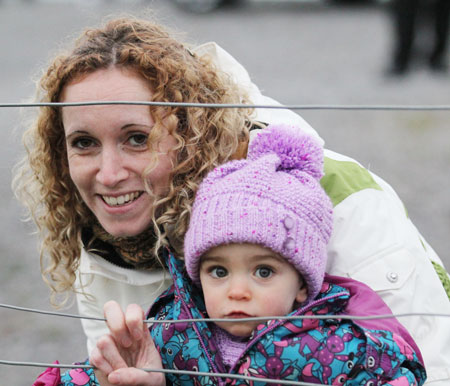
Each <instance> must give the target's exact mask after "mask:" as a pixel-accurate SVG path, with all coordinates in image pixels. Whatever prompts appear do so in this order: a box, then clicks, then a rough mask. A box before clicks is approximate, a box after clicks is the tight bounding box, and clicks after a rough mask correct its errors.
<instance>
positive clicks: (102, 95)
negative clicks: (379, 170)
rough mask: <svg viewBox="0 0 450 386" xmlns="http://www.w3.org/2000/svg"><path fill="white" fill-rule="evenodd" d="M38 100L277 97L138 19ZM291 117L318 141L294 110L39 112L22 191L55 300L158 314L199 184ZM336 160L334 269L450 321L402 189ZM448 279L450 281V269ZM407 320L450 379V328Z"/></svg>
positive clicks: (96, 37)
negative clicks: (167, 257) (153, 307)
mask: <svg viewBox="0 0 450 386" xmlns="http://www.w3.org/2000/svg"><path fill="white" fill-rule="evenodd" d="M221 68H223V69H226V70H227V71H228V72H229V73H230V74H231V76H227V75H226V74H225V73H224V72H223V71H221ZM235 84H239V86H240V88H238V87H237V86H235ZM40 100H41V101H48V102H86V101H93V100H101V101H117V100H128V101H139V100H147V101H163V102H200V103H239V102H246V101H247V100H248V101H251V102H253V103H257V104H260V103H273V101H272V100H270V99H269V98H266V97H263V96H262V95H261V93H260V92H259V90H258V89H257V87H256V86H255V85H253V84H252V83H251V81H250V79H249V77H248V74H247V73H246V71H245V70H244V69H243V68H242V67H241V66H240V65H239V64H238V63H236V61H235V60H234V59H233V58H232V57H230V56H229V55H228V54H227V53H226V52H224V51H223V50H221V49H220V48H219V47H217V46H216V45H214V44H207V45H204V46H200V47H198V48H197V49H195V50H193V51H191V50H189V49H188V48H186V46H185V45H183V44H181V43H179V42H178V41H177V40H175V39H173V38H172V37H171V36H170V35H169V34H168V33H167V32H166V31H165V30H164V29H163V28H162V27H160V26H158V25H157V24H153V23H150V22H146V21H142V20H133V19H118V20H112V21H110V22H109V23H107V24H106V25H104V26H102V27H100V28H98V29H92V30H88V31H86V32H85V33H84V34H82V36H81V37H80V38H79V39H78V40H77V41H76V43H75V47H74V48H73V49H72V50H71V51H70V52H68V53H66V54H63V55H61V56H59V57H57V58H56V59H55V60H54V61H53V63H52V64H51V65H50V67H49V69H48V70H47V72H46V73H45V75H44V76H43V78H42V79H41V82H40ZM281 122H288V123H292V124H297V125H299V126H300V127H301V128H302V129H303V130H306V131H309V133H310V134H311V135H314V136H317V134H316V133H315V132H314V131H313V130H312V129H311V128H310V127H309V125H308V124H307V123H306V122H304V121H303V120H302V119H301V118H300V117H298V116H297V115H295V114H293V113H291V112H288V111H283V112H281V111H276V112H275V111H274V110H260V109H258V110H256V111H255V112H254V114H253V115H252V111H250V110H245V109H226V108H225V109H211V108H181V107H166V106H163V107H148V106H147V107H146V106H125V105H107V106H98V105H97V106H76V107H73V106H72V107H63V108H59V107H53V106H52V107H45V108H42V109H41V110H40V112H39V116H38V118H37V120H36V123H35V125H34V126H33V127H31V128H30V129H29V130H28V132H27V133H26V134H25V141H26V146H27V149H28V157H27V159H25V160H24V161H23V163H22V165H21V168H20V169H19V174H18V175H17V177H16V180H15V190H16V192H17V193H18V195H19V196H20V197H21V198H22V200H23V201H24V202H25V203H26V204H27V205H28V206H29V208H30V210H31V213H32V215H33V217H34V220H35V221H36V223H37V225H38V227H39V229H40V230H41V232H42V235H43V242H42V248H41V259H42V266H43V274H44V275H45V276H46V278H47V281H48V282H49V283H50V284H51V285H52V290H53V293H54V294H57V293H61V292H65V293H67V292H68V291H71V290H73V291H76V292H77V301H78V305H79V309H80V313H81V314H83V315H90V316H102V314H103V312H102V307H103V304H104V303H105V302H106V301H107V300H110V299H115V300H116V301H118V302H119V303H120V305H121V306H122V307H123V308H124V307H125V306H126V305H127V304H129V303H138V304H140V305H141V306H142V307H143V308H144V309H146V308H148V306H149V305H150V303H152V301H153V300H154V298H155V297H156V296H157V295H158V294H159V293H160V292H162V290H163V289H165V288H166V287H167V286H168V284H169V283H168V280H166V279H165V276H164V270H163V267H162V264H161V263H160V261H159V257H158V256H159V252H160V251H161V249H162V248H164V247H165V246H169V245H170V247H171V249H173V250H175V251H176V252H177V254H178V257H180V258H182V251H181V248H180V247H179V246H180V245H182V240H183V236H184V233H185V230H186V227H187V224H188V221H189V215H190V208H191V203H192V200H193V197H194V194H195V191H196V188H197V186H198V184H199V182H200V181H201V180H202V178H203V177H204V176H205V174H206V173H207V172H208V171H209V170H211V169H212V168H214V167H215V166H217V165H218V164H221V163H223V162H225V161H227V160H229V159H232V158H242V157H244V156H245V154H246V148H247V145H248V141H249V137H250V134H249V133H250V128H255V127H258V126H261V127H262V126H264V124H266V123H281ZM255 131H256V130H254V131H252V133H254V132H255ZM325 157H326V158H325V177H324V178H323V179H322V181H321V183H322V185H323V187H324V188H325V190H326V191H327V193H328V195H329V196H330V198H331V199H332V202H333V204H334V207H335V208H334V212H335V218H336V220H335V226H334V232H333V235H332V239H331V242H330V246H329V249H328V252H329V256H330V262H329V264H328V266H327V271H328V272H329V273H331V274H336V275H341V276H349V277H352V278H355V279H357V280H360V281H363V282H365V283H367V284H368V285H369V286H371V287H372V288H373V289H375V290H376V291H378V292H379V293H380V295H381V296H382V297H383V298H384V300H385V301H386V302H387V303H388V305H389V306H390V307H391V309H392V310H393V311H394V313H396V312H424V311H428V312H433V311H435V312H446V311H445V310H448V312H449V313H450V310H449V307H450V304H449V301H448V297H447V295H446V293H445V290H444V287H443V286H442V284H441V282H440V281H439V279H438V276H437V275H436V271H435V270H434V268H433V264H432V262H431V261H433V262H434V264H436V266H437V267H441V266H442V263H441V262H440V260H439V258H438V257H437V256H436V254H435V253H434V251H433V250H432V249H431V247H429V246H428V245H427V243H426V242H425V241H424V240H423V238H422V237H421V236H420V234H419V233H418V231H417V230H416V228H415V227H414V225H413V224H412V223H411V221H410V220H409V219H408V217H407V215H406V213H405V211H404V207H403V205H402V203H401V201H400V200H399V199H398V197H397V196H396V194H395V192H394V191H393V190H392V188H391V187H390V186H389V185H388V184H386V183H385V182H384V181H383V180H381V179H380V178H379V177H377V176H375V175H373V174H372V173H370V172H368V171H367V170H366V169H364V168H363V167H361V166H360V165H359V164H357V163H356V162H355V161H354V160H352V159H349V158H348V157H345V156H342V155H339V154H336V153H333V152H330V151H325ZM47 258H48V260H47V262H46V261H45V259H47ZM440 270H442V268H440ZM442 277H443V278H444V279H447V280H448V276H447V274H446V273H445V272H443V273H442ZM150 294H152V296H149V295H150ZM412 299H413V300H412ZM425 305H426V307H425ZM403 322H404V324H405V326H406V327H407V328H408V329H409V331H410V332H411V334H412V335H413V338H414V339H415V340H416V342H417V343H418V345H419V348H420V349H421V351H422V353H423V355H424V358H425V363H426V365H427V371H428V374H429V379H431V380H437V381H442V382H445V379H448V377H449V374H450V371H449V370H448V369H449V368H450V362H449V361H450V359H449V358H450V352H448V350H450V347H449V345H446V344H445V342H446V341H448V339H449V335H448V334H450V332H449V331H448V329H447V328H445V322H446V321H445V320H443V319H439V318H433V317H426V318H423V319H421V318H408V319H404V320H403ZM83 327H84V330H85V332H86V335H87V336H88V347H89V350H91V349H92V348H93V347H94V344H95V342H96V340H97V339H98V337H99V336H101V335H103V334H104V333H105V332H107V329H106V327H105V326H104V325H103V324H102V323H101V322H94V321H84V322H83ZM445 334H447V336H445ZM446 350H447V351H446ZM446 352H447V353H448V355H445V353H446ZM436 385H438V383H436Z"/></svg>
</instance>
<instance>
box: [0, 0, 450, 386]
mask: <svg viewBox="0 0 450 386" xmlns="http://www.w3.org/2000/svg"><path fill="white" fill-rule="evenodd" d="M194 2H195V0H194ZM196 2H197V4H194V6H195V8H190V7H192V6H193V4H187V3H185V2H184V3H183V0H171V1H169V0H159V1H158V0H153V1H150V0H149V1H144V0H139V1H133V0H128V1H125V0H122V1H120V0H84V1H81V0H78V1H70V0H60V1H56V0H45V1H44V0H40V1H39V0H9V1H8V0H0V47H1V50H2V54H1V55H0V70H1V71H0V85H1V86H0V103H8V102H23V101H29V100H30V99H31V98H32V96H33V93H34V80H35V79H37V78H38V76H39V74H40V71H42V69H43V68H44V67H45V66H46V64H47V63H48V61H49V58H51V57H52V56H53V55H54V54H55V53H56V52H58V50H59V49H60V48H61V47H64V46H66V45H67V43H68V42H70V41H71V39H72V38H73V37H74V36H76V35H78V33H79V32H80V30H81V29H82V28H84V27H86V26H91V25H94V24H98V23H99V22H100V21H101V20H102V19H103V18H104V17H107V16H110V15H116V16H117V15H121V14H132V15H137V16H140V17H150V18H156V19H157V20H160V21H161V22H162V23H164V24H166V25H168V26H169V27H171V28H172V29H174V30H175V31H178V32H179V33H180V37H181V38H182V39H183V40H185V41H187V42H189V43H192V44H201V43H204V42H207V41H216V42H217V43H218V44H220V45H221V46H222V47H223V48H225V49H226V50H227V51H228V52H230V53H231V54H232V55H233V56H234V57H235V58H236V59H237V60H238V61H240V62H241V63H242V64H243V65H244V66H245V68H246V69H247V70H248V71H249V73H250V75H251V76H252V79H253V81H254V82H255V83H256V84H257V85H258V86H259V87H260V88H261V89H262V91H263V92H264V93H265V94H266V95H269V96H271V97H273V98H275V99H277V100H279V101H280V102H282V103H284V104H288V105H289V104H290V105H292V104H297V105H298V104H342V105H345V104H351V105H357V104H368V105H381V104H382V105H396V104H401V105H421V104H424V105H449V104H450V92H449V90H450V78H449V74H448V73H446V72H445V71H444V70H443V69H442V70H441V71H430V68H429V66H427V59H426V51H427V50H428V48H429V47H430V45H431V44H432V43H431V41H430V39H432V37H431V34H430V32H424V33H422V32H420V33H418V35H417V39H416V46H417V50H416V52H417V54H415V58H414V64H412V65H411V66H410V68H409V71H407V72H402V73H395V72H394V73H393V71H392V63H393V62H392V60H393V59H392V56H393V47H394V44H395V40H394V36H395V35H394V30H395V23H394V19H393V15H392V13H391V4H390V3H389V2H378V1H368V0H367V1H364V0H353V1H349V0H347V1H344V0H330V1H321V0H308V1H267V0H234V1H233V2H229V1H222V3H223V4H218V3H217V2H216V4H215V1H213V0H210V1H209V4H206V5H205V2H204V1H201V0H196ZM176 3H181V4H176ZM202 3H203V4H202ZM206 3H208V1H206ZM219 5H220V6H219ZM217 6H219V7H218V8H217V9H216V7H217ZM421 28H422V27H421ZM421 55H422V57H421ZM33 113H34V111H33V110H32V109H18V108H0V126H1V129H0V189H1V194H2V197H3V201H2V202H1V204H0V218H1V224H2V226H1V229H2V232H1V234H0V250H1V265H0V298H1V300H0V302H1V303H7V304H14V305H18V306H24V307H33V308H39V309H47V310H49V309H51V307H50V305H49V300H48V298H49V296H48V295H49V291H48V289H47V287H46V286H45V284H44V283H43V282H42V280H41V278H40V273H39V256H38V252H37V242H36V239H35V238H34V236H33V234H32V231H33V227H32V226H30V225H27V224H24V223H23V222H22V221H21V213H22V211H21V208H20V206H19V205H18V204H17V203H16V201H15V199H14V197H13V194H12V192H11V188H10V184H11V168H12V167H13V165H14V164H15V163H16V162H17V161H18V160H19V158H20V157H21V155H22V154H23V150H22V145H21V134H22V132H23V130H24V128H25V127H26V126H27V120H28V118H29V116H30V115H32V114H33ZM299 113H300V114H301V115H302V116H303V117H304V118H305V119H306V120H307V121H308V122H309V123H310V124H311V125H312V126H313V127H314V128H315V129H316V130H317V131H318V132H319V134H320V135H321V136H322V138H323V139H324V140H325V142H326V147H327V148H329V149H332V150H334V151H337V152H341V153H344V154H346V155H349V156H351V157H353V158H355V159H357V160H358V161H360V162H361V163H362V164H363V165H364V166H366V167H368V168H369V169H371V170H372V171H374V172H375V173H377V174H379V175H380V176H382V177H383V178H384V179H385V180H387V181H388V182H389V183H391V185H392V186H393V187H394V188H395V190H396V191H397V193H398V194H399V195H400V197H401V198H402V200H403V202H404V203H405V206H406V207H407V209H408V212H409V215H410V217H411V218H412V220H413V222H414V223H415V224H416V226H417V227H418V228H419V229H420V231H421V232H422V234H423V235H424V237H425V238H426V239H427V241H428V242H429V243H430V244H431V245H432V246H433V247H434V249H435V250H436V251H437V253H438V254H439V255H440V257H441V259H443V260H444V262H445V265H446V268H447V270H449V269H450V254H449V250H450V237H449V230H450V200H449V192H450V176H449V165H450V133H449V131H450V125H449V119H450V112H448V111H435V112H432V111H428V112H427V111H329V110H317V111H312V110H305V111H299ZM65 311H66V312H73V313H77V310H76V308H75V307H73V306H72V307H70V308H68V309H66V310H65ZM0 319H1V323H0V339H1V341H0V359H3V360H13V361H35V362H52V361H54V360H55V359H58V360H59V361H60V362H62V363H71V362H73V361H75V360H82V359H83V358H85V356H86V349H85V340H84V338H83V335H82V331H81V327H80V322H79V321H78V320H75V319H74V320H72V319H65V318H59V317H47V316H40V315H33V314H28V313H24V312H18V311H11V310H5V309H0ZM41 371H43V369H37V368H27V367H24V368H21V367H12V366H1V365H0V379H2V381H1V382H2V383H3V381H4V380H7V381H6V382H7V383H8V384H14V385H26V384H31V382H32V381H33V380H34V378H35V377H36V375H37V374H38V373H40V372H41Z"/></svg>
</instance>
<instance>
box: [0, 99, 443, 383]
mask: <svg viewBox="0 0 450 386" xmlns="http://www.w3.org/2000/svg"><path fill="white" fill-rule="evenodd" d="M94 105H147V106H175V107H183V108H246V109H247V108H250V109H287V110H365V111H450V105H329V104H320V105H318V104H314V105H277V104H276V105H257V104H205V103H174V102H155V101H153V102H149V101H87V102H67V103H66V102H64V103H63V102H38V103H0V108H32V107H76V106H94ZM0 308H4V309H9V310H13V311H22V312H28V313H36V314H43V315H46V316H56V317H65V318H74V319H86V320H95V321H99V322H105V321H106V319H104V318H95V317H91V316H83V315H77V314H69V313H61V312H54V311H47V310H40V309H34V308H27V307H20V306H15V305H10V304H2V303H0ZM404 317H441V318H450V314H445V313H422V312H414V313H398V314H385V315H297V316H277V317H252V318H243V319H240V321H242V322H247V321H269V320H300V319H319V320H327V319H340V320H342V319H344V320H375V319H389V318H404ZM145 322H146V323H148V324H158V323H160V324H172V323H186V322H191V323H196V322H232V320H231V321H230V320H229V319H218V318H214V319H213V318H209V319H177V320H156V319H148V320H146V321H145ZM0 365H4V366H27V367H42V368H48V367H52V368H63V369H69V368H74V369H75V368H81V369H92V368H93V367H92V366H90V365H82V364H59V363H39V362H22V361H9V360H3V359H0ZM142 370H144V371H147V372H159V373H164V374H169V373H172V374H178V375H190V376H209V377H217V378H223V379H239V380H245V381H252V382H265V383H267V384H283V385H298V386H317V385H318V384H316V383H314V384H313V383H308V382H299V381H288V380H282V379H269V378H260V377H252V376H245V375H238V374H228V373H213V372H197V371H185V370H176V369H154V368H146V369H142Z"/></svg>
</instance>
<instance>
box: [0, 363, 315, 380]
mask: <svg viewBox="0 0 450 386" xmlns="http://www.w3.org/2000/svg"><path fill="white" fill-rule="evenodd" d="M0 365H9V366H27V367H45V368H47V367H52V368H62V369H69V368H72V369H95V367H94V366H91V365H76V364H73V365H67V364H60V363H38V362H18V361H17V362H16V361H5V360H1V359H0ZM139 370H143V371H146V372H155V373H163V374H178V375H193V376H197V377H200V376H206V377H216V378H228V379H240V380H244V381H254V382H265V383H278V384H283V385H297V386H318V385H321V384H319V383H309V382H300V381H287V380H283V379H270V378H259V377H252V376H248V375H240V374H228V373H209V372H203V371H189V370H175V369H153V368H144V369H139Z"/></svg>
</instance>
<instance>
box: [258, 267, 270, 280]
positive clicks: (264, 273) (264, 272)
mask: <svg viewBox="0 0 450 386" xmlns="http://www.w3.org/2000/svg"><path fill="white" fill-rule="evenodd" d="M272 274H273V269H272V268H270V267H259V268H257V269H256V272H255V275H256V276H257V277H260V278H262V279H267V278H269V277H271V276H272Z"/></svg>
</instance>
